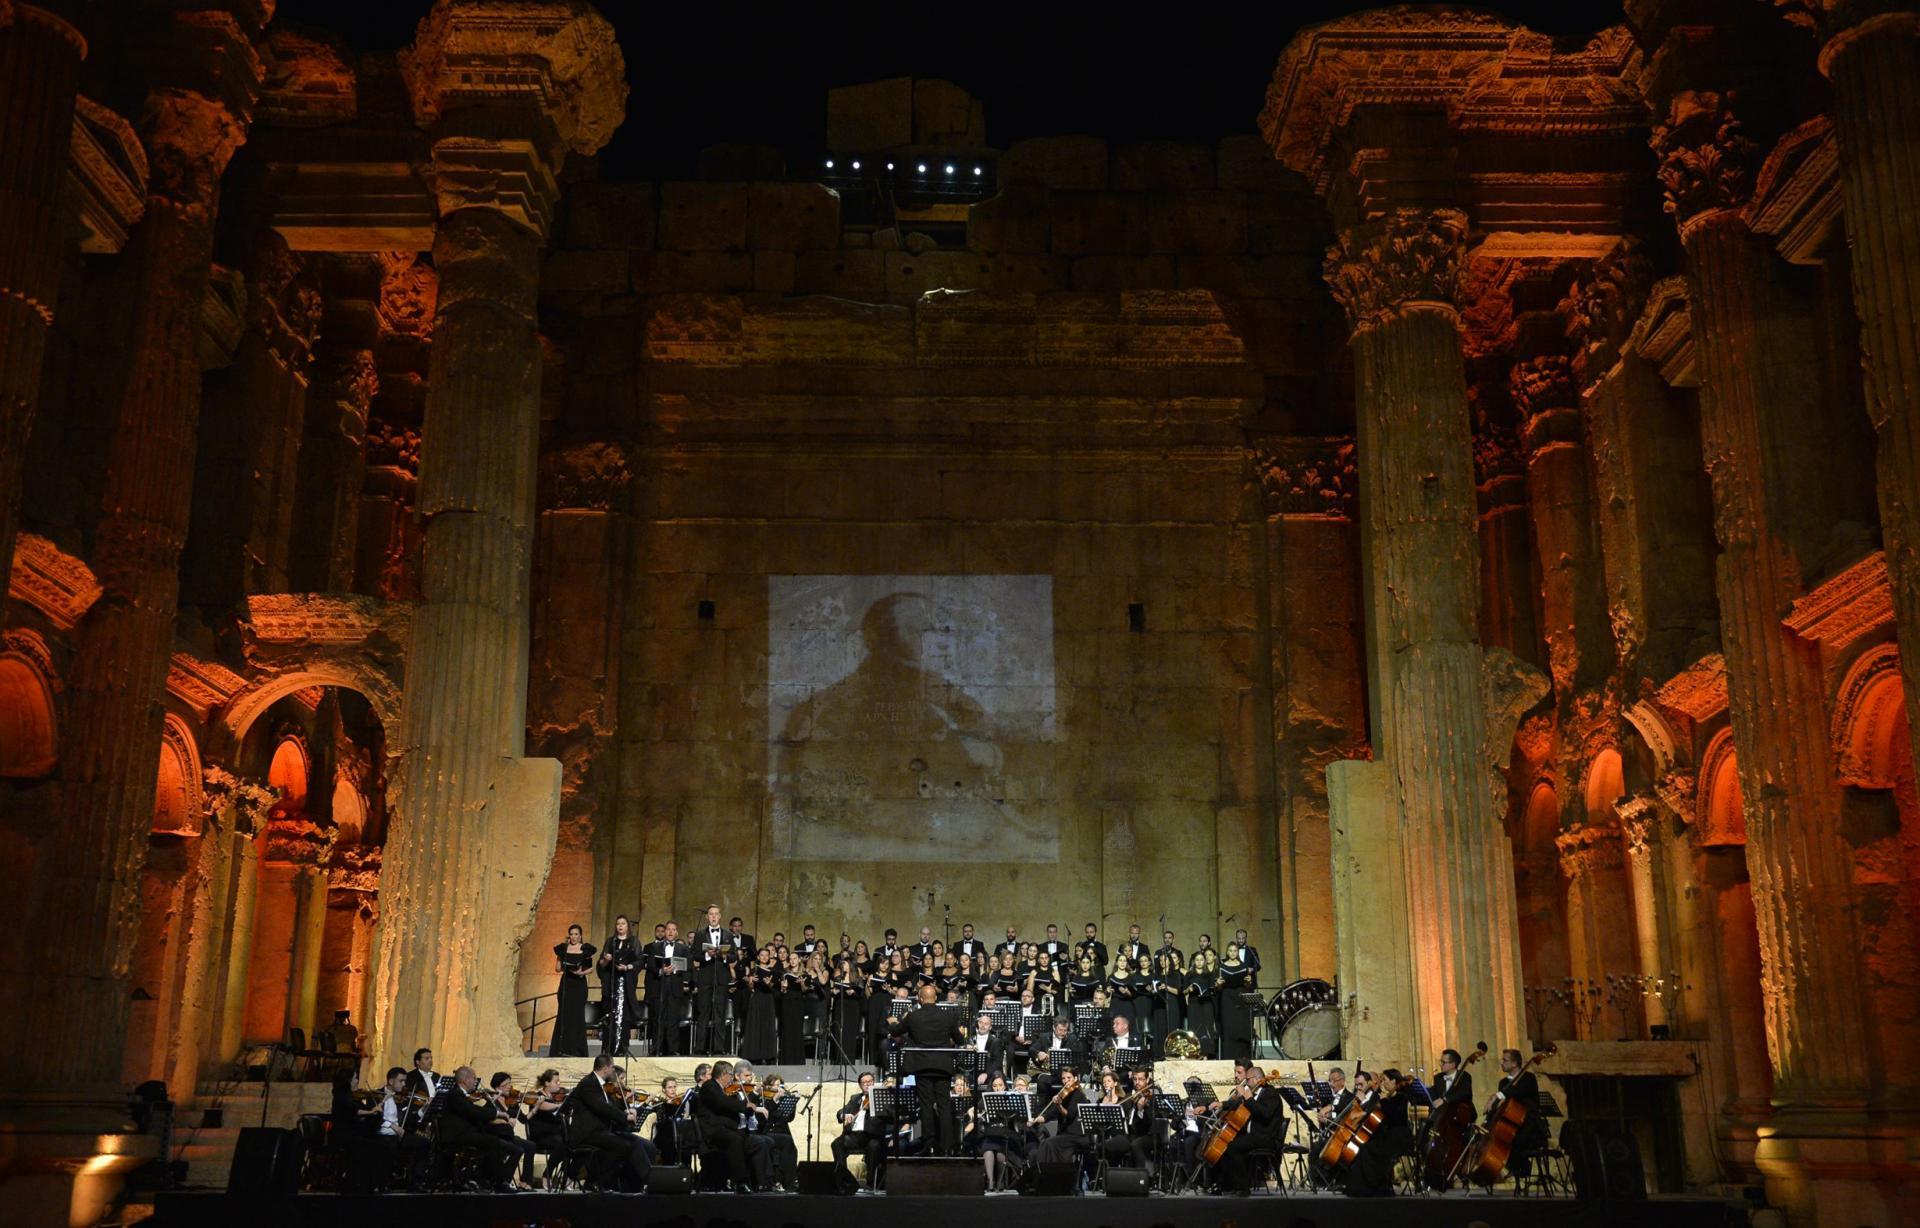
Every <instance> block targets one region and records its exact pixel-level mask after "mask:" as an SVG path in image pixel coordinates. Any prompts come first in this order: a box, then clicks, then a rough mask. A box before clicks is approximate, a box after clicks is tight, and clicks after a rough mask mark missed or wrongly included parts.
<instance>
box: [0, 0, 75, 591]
mask: <svg viewBox="0 0 1920 1228" xmlns="http://www.w3.org/2000/svg"><path fill="white" fill-rule="evenodd" d="M86 54H87V44H86V40H85V39H83V38H82V37H81V36H80V32H79V31H78V30H75V29H74V28H73V27H72V26H71V25H69V24H68V23H67V22H66V21H65V20H64V19H63V18H61V17H60V16H59V15H57V14H55V13H53V12H51V11H50V10H48V9H46V8H43V7H41V6H39V5H35V4H25V3H13V4H6V5H0V150H4V153H0V568H5V567H6V566H8V565H10V564H11V562H12V560H13V535H14V533H15V532H16V531H17V530H18V528H19V524H20V478H21V465H22V464H23V463H24V461H25V459H26V452H27V433H28V431H29V430H30V429H31V428H32V426H33V409H34V405H35V404H36V403H37V402H38V401H39V399H40V368H41V365H42V361H43V359H44V358H45V357H46V349H47V333H48V331H49V330H50V329H51V328H52V327H53V313H54V306H55V300H56V297H57V296H58V294H59V290H60V274H61V271H62V267H63V266H64V265H65V263H66V257H67V254H68V252H69V251H70V250H71V247H72V245H71V244H70V243H68V242H67V231H68V230H69V228H70V227H71V225H72V223H71V220H70V219H69V217H68V211H67V202H66V200H65V199H64V195H65V187H66V179H67V163H68V160H69V152H68V151H69V149H70V148H71V144H72V140H73V98H74V93H75V83H76V82H77V81H78V79H79V76H80V61H81V60H82V59H83V58H84V57H85V56H86Z"/></svg>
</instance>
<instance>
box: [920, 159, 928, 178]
mask: <svg viewBox="0 0 1920 1228" xmlns="http://www.w3.org/2000/svg"><path fill="white" fill-rule="evenodd" d="M920 173H921V174H922V175H924V174H926V173H927V164H926V163H925V162H922V163H921V164H920Z"/></svg>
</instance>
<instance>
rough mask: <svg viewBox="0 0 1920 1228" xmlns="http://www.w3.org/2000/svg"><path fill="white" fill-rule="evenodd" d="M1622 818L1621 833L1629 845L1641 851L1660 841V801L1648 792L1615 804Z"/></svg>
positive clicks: (1637, 851) (1633, 849) (1636, 850)
mask: <svg viewBox="0 0 1920 1228" xmlns="http://www.w3.org/2000/svg"><path fill="white" fill-rule="evenodd" d="M1613 813H1614V814H1615V815H1616V816H1618V818H1619V820H1620V834H1621V835H1622V836H1623V837H1624V838H1625V839H1626V842H1627V847H1628V848H1629V849H1631V850H1632V851H1634V852H1636V853H1639V852H1644V851H1646V850H1647V849H1650V848H1654V847H1656V846H1658V844H1659V843H1660V801H1659V799H1658V798H1657V797H1656V796H1654V795H1652V794H1648V793H1635V794H1633V795H1631V796H1629V797H1623V798H1621V799H1620V800H1619V801H1617V802H1615V803H1614V804H1613Z"/></svg>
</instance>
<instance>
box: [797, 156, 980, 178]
mask: <svg viewBox="0 0 1920 1228" xmlns="http://www.w3.org/2000/svg"><path fill="white" fill-rule="evenodd" d="M826 162H827V169H828V170H833V169H834V160H833V159H832V158H828V159H827V160H826ZM847 169H849V170H856V171H857V170H859V169H860V159H858V158H855V159H853V160H852V161H850V162H848V163H847ZM887 169H888V170H892V169H893V163H891V162H889V163H887ZM914 173H915V174H918V175H924V174H927V173H928V167H927V164H926V163H925V162H917V163H915V164H914ZM946 173H947V174H948V175H957V174H959V173H960V168H959V167H958V166H956V165H954V164H953V163H951V162H949V163H947V164H946ZM986 173H987V169H986V167H984V166H976V167H974V168H973V176H974V178H976V179H978V178H980V177H981V176H982V175H984V174H986Z"/></svg>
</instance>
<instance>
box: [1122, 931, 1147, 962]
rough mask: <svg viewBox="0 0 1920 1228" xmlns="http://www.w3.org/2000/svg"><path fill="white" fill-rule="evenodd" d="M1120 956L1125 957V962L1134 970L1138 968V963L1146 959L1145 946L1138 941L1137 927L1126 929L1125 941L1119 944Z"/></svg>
mask: <svg viewBox="0 0 1920 1228" xmlns="http://www.w3.org/2000/svg"><path fill="white" fill-rule="evenodd" d="M1120 954H1122V955H1124V956H1126V957H1127V962H1128V963H1130V964H1132V965H1133V966H1134V967H1135V968H1139V967H1140V966H1141V963H1140V961H1141V960H1143V959H1145V958H1147V944H1146V943H1144V942H1142V941H1141V940H1140V927H1139V926H1137V925H1130V926H1128V927H1127V940H1126V941H1125V942H1123V943H1121V944H1120Z"/></svg>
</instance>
